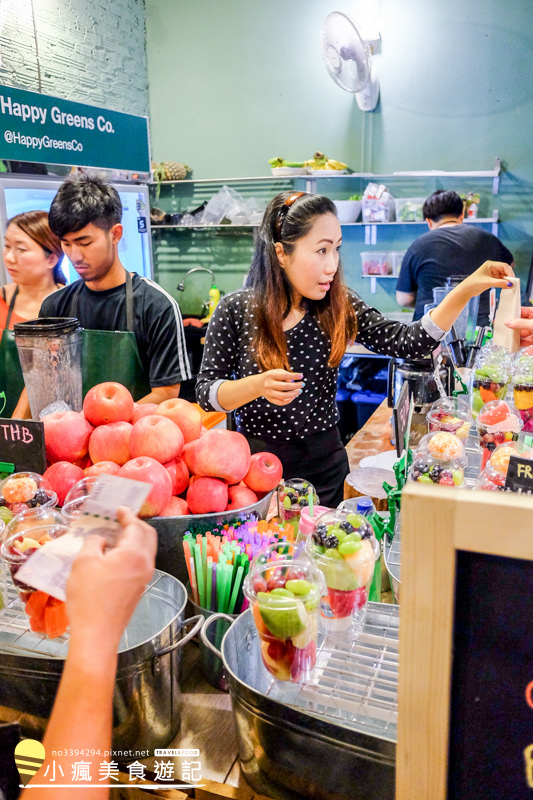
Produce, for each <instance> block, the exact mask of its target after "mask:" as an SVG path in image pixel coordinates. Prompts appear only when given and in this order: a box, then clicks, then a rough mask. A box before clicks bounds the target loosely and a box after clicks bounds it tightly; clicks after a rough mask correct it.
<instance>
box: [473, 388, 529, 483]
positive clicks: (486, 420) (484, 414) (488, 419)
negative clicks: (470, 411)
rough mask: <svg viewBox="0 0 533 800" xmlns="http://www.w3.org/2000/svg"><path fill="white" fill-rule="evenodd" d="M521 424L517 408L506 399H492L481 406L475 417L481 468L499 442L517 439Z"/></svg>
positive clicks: (483, 467)
mask: <svg viewBox="0 0 533 800" xmlns="http://www.w3.org/2000/svg"><path fill="white" fill-rule="evenodd" d="M523 424H524V423H523V422H522V419H521V418H520V414H519V412H518V410H517V409H516V408H515V406H514V405H513V404H512V403H510V402H509V401H507V400H494V401H492V402H490V403H487V404H486V405H485V406H484V407H483V409H482V410H481V412H480V414H479V416H478V418H477V431H478V437H479V446H480V448H481V469H482V470H484V469H485V466H486V464H487V461H488V460H489V458H490V457H491V454H492V453H493V452H494V450H496V448H497V446H498V445H499V444H503V443H504V442H513V441H514V442H515V441H517V440H518V436H519V434H520V431H521V430H522V427H523Z"/></svg>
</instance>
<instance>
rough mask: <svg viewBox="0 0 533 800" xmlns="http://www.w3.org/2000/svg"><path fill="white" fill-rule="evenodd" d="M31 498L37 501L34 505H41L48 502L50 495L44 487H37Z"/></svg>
mask: <svg viewBox="0 0 533 800" xmlns="http://www.w3.org/2000/svg"><path fill="white" fill-rule="evenodd" d="M33 499H34V500H36V501H37V503H36V505H38V506H42V505H44V504H45V503H48V501H49V500H50V496H49V495H47V494H46V492H45V491H44V489H37V491H36V492H35V495H34V497H33Z"/></svg>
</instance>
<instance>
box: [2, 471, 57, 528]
mask: <svg viewBox="0 0 533 800" xmlns="http://www.w3.org/2000/svg"><path fill="white" fill-rule="evenodd" d="M55 505H57V495H56V494H55V492H54V491H53V490H52V487H51V486H50V484H49V483H48V481H47V480H46V478H43V477H42V476H41V475H37V473H35V472H16V473H14V474H13V475H10V476H9V477H8V478H5V479H4V480H3V481H2V482H0V518H2V519H3V520H4V522H6V523H7V522H10V521H11V518H12V517H13V516H15V515H16V514H20V513H21V511H28V510H29V509H41V508H53V507H54V506H55ZM8 512H9V514H8Z"/></svg>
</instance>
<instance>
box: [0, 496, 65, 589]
mask: <svg viewBox="0 0 533 800" xmlns="http://www.w3.org/2000/svg"><path fill="white" fill-rule="evenodd" d="M67 530H68V527H67V525H66V524H65V522H64V520H63V518H62V517H61V514H60V513H59V512H58V511H55V510H54V509H51V508H46V509H39V510H34V511H31V510H30V511H25V512H22V513H21V514H17V516H16V517H14V518H13V520H12V521H11V522H10V524H9V525H8V526H7V528H6V532H5V537H4V540H3V542H2V545H1V546H0V556H1V557H2V558H3V559H4V561H5V563H6V564H7V566H8V567H9V571H10V573H11V578H12V579H13V584H14V585H15V586H16V588H17V591H18V593H19V597H20V599H21V600H22V602H23V603H27V602H28V600H29V597H30V595H31V594H32V593H33V592H35V591H36V590H35V589H33V588H32V587H31V586H28V585H27V584H25V583H22V581H19V580H18V579H17V572H18V571H19V569H20V568H21V566H22V565H23V564H25V563H26V561H27V560H28V558H30V557H31V556H32V555H33V553H35V552H36V550H37V549H38V548H39V547H42V545H43V544H46V542H49V541H51V540H52V539H57V538H58V537H59V536H62V535H63V534H64V533H66V532H67Z"/></svg>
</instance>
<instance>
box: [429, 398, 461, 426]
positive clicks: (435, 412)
mask: <svg viewBox="0 0 533 800" xmlns="http://www.w3.org/2000/svg"><path fill="white" fill-rule="evenodd" d="M448 417H451V418H452V419H449V420H448V419H447V418H448ZM427 418H428V419H429V420H431V421H432V422H435V423H439V425H440V427H441V430H443V431H444V430H449V431H450V433H455V431H456V430H457V428H460V427H461V426H462V425H463V423H464V422H471V421H472V414H471V412H470V406H469V404H468V403H467V401H466V400H463V399H461V398H460V397H439V399H438V400H435V402H434V403H433V405H432V406H431V408H430V409H429V412H428V415H427ZM453 418H455V419H453ZM446 426H448V427H446Z"/></svg>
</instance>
